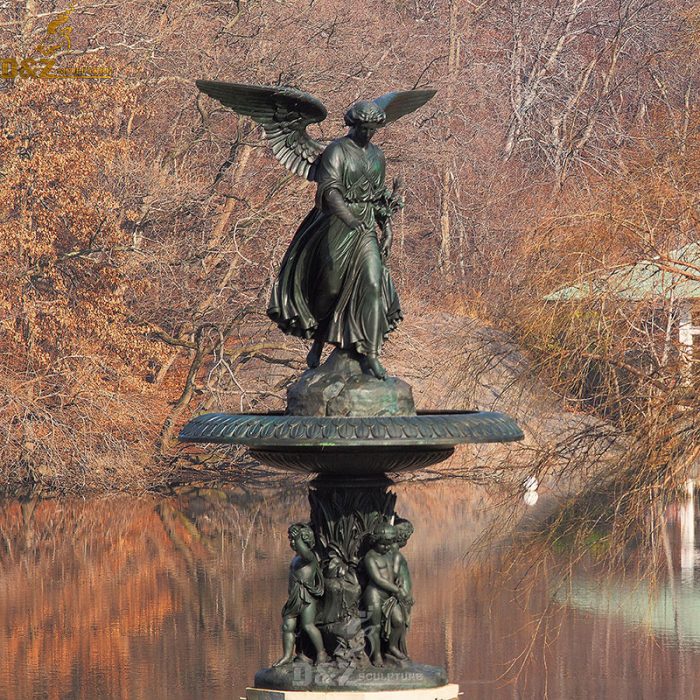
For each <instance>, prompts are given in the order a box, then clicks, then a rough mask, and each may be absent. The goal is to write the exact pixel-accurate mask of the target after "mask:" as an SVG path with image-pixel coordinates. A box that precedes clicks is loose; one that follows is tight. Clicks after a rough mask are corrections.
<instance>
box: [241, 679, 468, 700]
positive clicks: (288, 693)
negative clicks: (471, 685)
mask: <svg viewBox="0 0 700 700" xmlns="http://www.w3.org/2000/svg"><path fill="white" fill-rule="evenodd" d="M458 694H459V686H458V685H455V684H454V683H451V684H449V685H445V686H443V687H441V688H430V689H429V690H384V691H379V692H373V691H362V690H360V691H351V692H344V691H335V692H331V693H325V692H318V693H315V692H313V691H312V692H309V691H302V692H297V691H294V690H262V689H260V688H247V689H246V700H457V695H458Z"/></svg>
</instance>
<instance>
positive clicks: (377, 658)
mask: <svg viewBox="0 0 700 700" xmlns="http://www.w3.org/2000/svg"><path fill="white" fill-rule="evenodd" d="M372 666H376V667H377V668H381V667H382V666H384V659H382V655H381V654H380V653H379V652H378V651H375V652H374V654H372Z"/></svg>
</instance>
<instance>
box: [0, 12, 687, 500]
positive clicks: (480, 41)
mask: <svg viewBox="0 0 700 700" xmlns="http://www.w3.org/2000/svg"><path fill="white" fill-rule="evenodd" d="M66 9H67V5H66V4H65V3H64V2H59V3H54V2H52V1H41V0H10V1H9V2H1V3H0V46H1V47H2V53H3V55H4V56H19V57H27V56H31V55H32V52H33V51H34V50H35V48H36V46H37V45H38V44H39V43H40V42H41V41H42V40H43V39H44V38H45V37H46V28H47V25H48V23H49V22H50V21H51V20H53V19H56V18H57V17H58V15H59V13H61V12H63V11H64V10H66ZM699 18H700V9H699V8H698V7H697V5H696V3H693V2H684V1H683V0H617V1H612V0H542V1H541V2H522V1H518V0H485V2H481V3H480V2H470V1H468V0H433V1H431V0H425V1H419V0H412V1H409V0H382V1H375V2H369V1H365V0H361V1H358V2H352V3H349V2H340V0H308V1H307V2H301V1H297V2H293V1H286V0H279V1H278V0H247V1H246V0H238V1H236V0H229V1H219V0H203V1H201V2H193V1H189V0H175V1H172V2H169V1H168V0H158V2H143V1H141V0H140V1H139V2H135V1H132V0H106V1H105V2H102V1H100V0H97V1H96V2H92V1H90V2H85V3H83V4H81V5H79V6H76V7H75V9H74V11H73V13H72V15H71V16H70V25H71V26H72V28H73V31H72V34H71V39H72V46H71V48H70V49H69V50H63V51H62V52H61V53H60V54H58V59H59V60H60V62H61V64H62V65H63V64H65V65H95V64H99V65H105V64H106V65H110V66H112V67H113V71H114V78H113V79H111V80H101V81H98V80H55V81H46V80H36V79H31V78H22V77H18V78H16V79H14V80H9V79H0V126H1V131H0V203H1V204H0V256H1V260H0V271H1V272H0V361H1V363H2V371H1V372H0V438H1V439H2V445H3V448H2V452H1V453H0V454H1V457H0V481H2V482H3V483H4V484H6V485H9V486H15V485H17V484H19V483H21V482H27V481H29V482H35V483H40V484H45V485H47V486H50V487H53V488H60V489H75V488H86V487H87V488H93V487H98V488H102V487H124V488H133V487H137V488H139V487H146V486H150V485H153V484H156V483H159V482H163V481H164V480H166V479H169V478H172V477H173V476H174V474H175V471H176V470H177V469H178V465H179V464H180V463H181V462H182V459H175V458H176V457H178V455H181V453H180V452H179V450H178V448H177V446H176V443H175V436H176V431H177V429H178V428H179V426H180V425H181V424H182V423H183V421H185V420H187V419H188V418H189V417H190V416H191V415H193V414H194V413H195V412H197V411H203V410H217V409H222V410H224V409H228V410H241V409H242V410H252V409H258V410H266V409H268V408H278V407H280V406H281V405H282V400H283V397H284V390H285V382H289V381H290V379H291V378H292V376H293V375H294V374H295V373H298V372H299V371H300V370H301V368H302V364H301V360H302V359H303V356H304V348H303V344H302V343H300V342H298V341H296V340H293V339H288V338H286V337H284V336H283V335H282V334H281V333H280V332H279V331H278V330H277V329H275V328H274V327H273V326H272V324H271V323H269V322H268V321H267V319H266V317H265V315H264V309H265V307H266V302H267V296H268V290H269V287H270V284H271V281H272V279H273V277H274V275H275V271H276V267H277V265H278V263H279V261H280V259H281V256H282V254H283V253H284V250H285V248H286V246H287V244H288V242H289V240H290V238H291V236H292V234H293V232H294V230H295V228H296V225H297V224H298V222H299V221H300V220H301V219H302V218H303V216H304V214H305V213H306V211H307V210H308V208H309V207H310V206H311V201H312V197H313V185H311V184H309V183H307V182H305V181H302V180H301V179H299V178H297V177H295V176H292V175H290V174H289V173H287V172H286V171H285V170H284V169H283V168H282V167H281V166H279V165H278V164H277V162H276V161H275V160H274V159H273V158H272V156H271V154H270V153H269V151H268V150H267V149H266V147H265V145H264V142H263V141H262V140H261V131H260V129H259V128H256V127H255V125H254V124H252V123H251V122H250V121H248V120H245V119H239V118H238V117H237V116H236V115H234V114H233V113H231V112H230V111H228V110H225V109H224V108H222V107H221V106H220V105H219V104H218V103H216V102H214V101H212V100H210V99H209V98H207V97H205V96H204V95H201V94H199V93H198V91H197V90H196V88H195V86H194V80H195V79H196V78H210V79H222V80H229V81H234V82H244V83H245V82H249V83H260V84H277V83H280V84H287V85H292V86H295V87H298V88H301V89H303V90H305V91H307V92H310V93H312V94H313V95H315V96H316V97H318V98H319V99H321V100H322V101H323V102H324V103H325V104H326V105H327V107H328V108H329V113H330V116H329V118H328V119H327V120H326V122H325V123H324V124H323V125H322V133H321V134H317V136H319V135H320V136H322V137H324V138H334V137H335V136H337V135H339V134H340V133H342V131H343V127H342V114H343V112H344V110H345V109H346V108H347V106H348V105H349V104H350V103H352V102H353V101H355V100H356V99H359V98H371V97H376V96H379V95H381V94H383V93H385V92H387V91H389V90H391V89H402V88H403V89H406V88H411V87H427V86H431V87H434V88H437V89H438V95H437V96H436V98H434V99H433V100H432V101H431V102H430V103H428V105H426V106H425V107H424V108H422V109H421V110H420V111H418V112H416V113H415V114H413V115H410V116H408V117H406V118H404V119H402V120H401V121H400V122H398V123H397V124H393V125H391V126H389V127H388V128H387V129H385V130H383V131H382V132H381V133H380V134H378V136H377V143H378V144H379V145H380V146H381V147H382V148H383V149H384V150H385V152H386V155H387V160H388V175H389V177H393V176H397V175H399V176H402V177H403V178H404V179H405V181H406V185H407V192H406V208H405V210H404V211H403V212H402V214H401V215H400V216H399V218H398V221H397V222H396V225H395V244H394V250H393V253H392V259H391V263H390V264H391V267H392V272H393V274H394V276H395V279H396V282H397V287H398V290H399V294H400V296H401V299H402V303H403V306H404V311H405V315H406V316H407V322H406V323H405V324H404V326H403V327H402V329H401V330H400V331H398V332H397V334H396V337H395V339H394V340H393V341H392V342H389V343H388V345H387V347H386V363H385V364H386V365H387V367H388V368H389V370H390V372H396V373H398V372H397V370H398V369H399V368H400V367H401V366H402V364H403V363H405V364H410V360H411V357H412V352H413V350H412V348H415V347H416V343H421V344H422V346H421V347H422V348H423V349H425V346H426V345H427V346H428V350H429V351H430V352H431V353H432V354H434V355H435V357H436V358H438V359H439V360H440V362H442V363H443V366H445V365H447V366H449V367H450V368H451V370H452V373H451V374H450V376H451V377H453V378H454V382H452V384H451V385H450V386H445V392H448V390H449V391H451V392H453V393H452V394H451V396H453V398H454V397H455V396H456V397H457V399H458V400H459V401H460V405H468V404H469V401H470V396H471V395H470V393H469V390H468V386H470V384H469V382H468V381H467V378H469V377H471V378H472V379H473V378H474V374H475V373H476V372H478V371H481V369H483V368H484V367H485V366H487V365H488V364H489V361H491V360H493V362H496V363H499V362H503V361H504V355H503V354H499V353H498V352H496V351H495V350H494V343H493V342H490V343H486V344H485V345H484V347H483V350H482V351H481V352H479V351H478V348H477V350H474V338H475V333H474V329H475V328H478V329H479V334H481V335H479V334H477V337H481V336H482V335H483V334H484V333H485V332H486V331H488V332H489V333H491V336H490V337H491V340H492V339H493V333H498V334H499V338H501V339H503V343H505V346H507V347H509V348H516V349H517V352H518V353H520V354H521V355H522V357H525V358H526V359H527V362H526V363H524V364H523V365H522V366H523V367H524V369H523V371H522V373H523V374H526V375H527V376H528V377H529V379H530V380H532V381H537V382H539V383H540V385H541V386H542V387H548V391H549V390H553V392H554V393H553V394H551V395H552V396H554V397H555V399H553V400H556V401H560V402H562V403H561V407H562V409H563V410H566V411H569V412H574V413H577V414H582V413H583V414H586V415H589V416H592V417H594V418H595V421H588V422H587V423H586V426H587V427H586V428H585V429H582V431H581V432H580V436H579V437H580V442H577V443H576V445H577V446H580V447H581V450H578V451H577V450H573V451H572V450H571V444H572V443H571V435H570V434H567V444H568V452H566V454H564V451H563V448H562V449H560V447H561V445H562V444H563V441H561V444H560V445H558V444H557V440H556V439H553V440H552V441H550V442H548V443H547V444H544V445H540V446H539V447H538V449H537V450H535V451H534V452H530V453H528V455H529V457H528V459H532V460H533V464H535V465H537V468H538V469H542V470H544V469H546V468H548V466H551V464H552V463H553V461H557V460H558V461H561V460H562V459H564V460H565V461H566V460H568V462H567V463H568V464H569V466H571V467H572V468H574V467H575V466H576V465H579V466H580V465H581V464H582V462H581V460H582V459H584V457H582V455H584V456H585V459H589V458H590V455H591V454H592V453H591V451H590V450H589V449H588V447H589V446H590V445H592V444H595V445H597V446H598V448H599V446H600V444H601V440H602V441H604V442H605V445H610V444H616V445H618V446H619V445H620V444H624V445H627V446H628V447H627V448H626V449H625V450H623V452H624V459H622V458H619V459H618V460H617V470H616V474H623V475H627V476H626V478H628V482H627V486H629V475H630V473H631V470H635V471H634V474H635V476H634V477H633V479H634V480H637V481H638V482H639V480H640V479H641V480H642V482H643V483H641V482H640V484H641V485H642V486H643V487H644V488H652V487H654V488H655V487H656V486H658V485H659V484H661V485H663V484H667V483H670V481H673V480H674V479H675V477H676V476H677V475H678V473H679V472H680V471H681V470H684V469H686V468H687V467H688V464H690V462H692V459H693V457H694V456H695V454H694V453H695V451H696V450H697V448H698V445H699V444H700V440H698V431H699V429H700V425H699V424H698V419H697V415H698V411H697V408H698V398H697V392H696V390H695V389H696V385H693V383H692V382H691V384H687V383H686V384H684V383H683V382H682V381H681V375H682V373H681V371H680V369H681V363H682V361H683V358H682V357H681V356H680V355H679V353H678V352H677V348H674V347H673V343H671V345H669V342H668V340H669V339H673V338H675V337H676V336H675V335H674V334H673V333H671V332H670V331H669V329H672V327H673V323H674V311H673V308H672V306H671V304H670V303H669V302H668V301H667V300H666V301H664V300H657V301H650V302H648V303H644V304H634V305H631V304H623V303H619V302H616V301H614V300H612V301H611V300H607V301H606V300H600V299H599V300H589V301H586V302H581V303H577V304H557V305H555V304H549V303H545V302H544V301H543V296H544V295H546V294H547V293H549V292H551V291H552V290H554V289H556V288H557V287H559V286H561V285H563V284H569V283H572V282H573V281H575V280H577V279H579V278H581V277H582V276H584V275H586V274H587V273H591V272H594V271H596V270H602V269H607V268H609V267H611V266H613V265H616V264H620V263H627V262H635V261H637V260H639V259H641V258H645V257H649V256H652V255H661V256H662V259H663V260H666V258H667V256H668V253H669V251H671V250H673V249H676V248H678V247H680V246H681V245H684V244H686V243H688V242H691V241H694V240H696V239H698V238H699V236H698V234H697V232H696V229H697V218H698V196H699V189H698V184H699V182H698V180H699V172H698V167H699V165H700V160H699V156H700V141H699V136H700V133H699V131H698V127H699V126H700V123H699V119H698V117H699V116H700V115H699V113H698V90H700V80H699V78H700V76H699V74H698V55H699V52H698V36H699V29H700V19H699ZM664 256H666V257H664ZM667 262H668V264H669V265H671V266H672V265H673V260H667ZM697 271H698V278H699V279H700V268H699V269H698V270H697ZM411 319H413V320H411ZM426 327H427V328H428V329H429V330H430V332H431V333H432V335H427V334H426V333H425V332H424V331H425V328H426ZM447 328H449V332H450V335H451V341H450V342H449V343H442V342H441V335H443V331H444V330H445V329H447ZM460 333H463V335H464V337H463V338H462V337H460ZM455 336H456V337H455ZM431 338H432V341H431ZM467 347H469V351H468V352H467V350H464V351H462V350H460V348H467ZM499 347H504V345H503V344H501V345H500V346H499ZM506 354H507V353H506ZM485 358H486V359H485ZM460 378H461V379H460ZM460 381H461V382H462V384H460ZM460 386H462V389H461V390H460V388H459V387H460ZM435 391H436V392H437V393H436V394H435V395H434V396H433V397H432V401H433V402H434V403H439V401H440V400H441V396H440V388H439V387H438V388H437V389H436V390H435ZM455 391H456V392H457V393H456V394H455V393H454V392H455ZM460 391H461V393H459V392H460ZM496 393H497V392H496ZM452 403H454V400H453V402H452ZM522 410H523V411H524V412H525V414H527V411H528V407H527V405H525V406H524V407H523V409H522ZM602 425H604V426H605V429H604V430H603V429H602V428H601V426H602ZM562 435H563V433H562ZM611 436H612V439H611ZM584 443H585V444H584ZM531 447H532V445H531ZM598 448H597V451H596V452H595V454H597V455H598V454H600V453H601V451H602V452H605V449H607V448H605V449H602V450H601V449H598ZM617 454H618V457H619V453H617ZM576 460H579V461H578V462H577V461H576ZM640 464H648V465H651V469H650V470H647V471H645V472H644V475H643V476H638V475H637V474H638V471H639V469H638V468H639V466H640ZM613 488H615V485H614V484H613Z"/></svg>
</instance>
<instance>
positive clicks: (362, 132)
mask: <svg viewBox="0 0 700 700" xmlns="http://www.w3.org/2000/svg"><path fill="white" fill-rule="evenodd" d="M377 128H378V127H377V125H376V124H372V123H370V122H359V123H358V124H355V126H353V127H352V132H351V133H352V135H353V137H354V139H355V142H356V143H357V145H358V146H363V147H364V146H366V145H367V144H369V142H370V141H371V140H372V137H373V136H374V135H375V134H376V133H377Z"/></svg>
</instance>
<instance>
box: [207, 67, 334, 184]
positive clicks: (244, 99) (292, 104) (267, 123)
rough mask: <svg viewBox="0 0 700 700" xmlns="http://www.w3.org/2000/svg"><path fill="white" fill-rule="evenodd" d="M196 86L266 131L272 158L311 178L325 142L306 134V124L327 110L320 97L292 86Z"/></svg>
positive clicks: (322, 116)
mask: <svg viewBox="0 0 700 700" xmlns="http://www.w3.org/2000/svg"><path fill="white" fill-rule="evenodd" d="M196 85H197V87H198V88H199V89H200V90H201V91H202V92H204V93H206V94H207V95H209V96H210V97H213V98H214V99H216V100H219V102H221V103H222V104H224V105H226V106H227V107H230V108H231V109H232V110H234V112H238V114H243V115H245V116H247V117H251V118H252V119H253V120H254V121H256V122H257V123H258V124H261V125H262V127H263V129H264V130H265V136H266V137H267V138H268V140H269V141H270V145H271V146H272V152H273V153H274V154H275V158H277V160H278V161H279V162H280V163H282V165H284V167H285V168H287V169H288V170H291V171H292V172H293V173H295V174H296V175H301V176H302V177H305V178H306V179H307V180H314V179H315V177H316V167H317V164H318V161H319V160H320V158H319V156H320V155H321V153H323V151H324V149H325V145H324V144H322V143H320V142H319V141H316V140H315V139H313V138H311V136H309V134H307V133H306V127H307V126H308V125H309V124H318V123H319V122H322V121H323V120H324V119H325V118H326V116H327V114H328V111H327V110H326V108H325V107H324V106H323V103H322V102H321V101H320V100H317V99H316V98H315V97H313V96H312V95H309V94H307V93H305V92H302V91H301V90H296V89H295V88H291V87H284V86H279V87H264V86H262V85H239V84H237V83H222V82H219V81H217V80H197V81H196Z"/></svg>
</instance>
